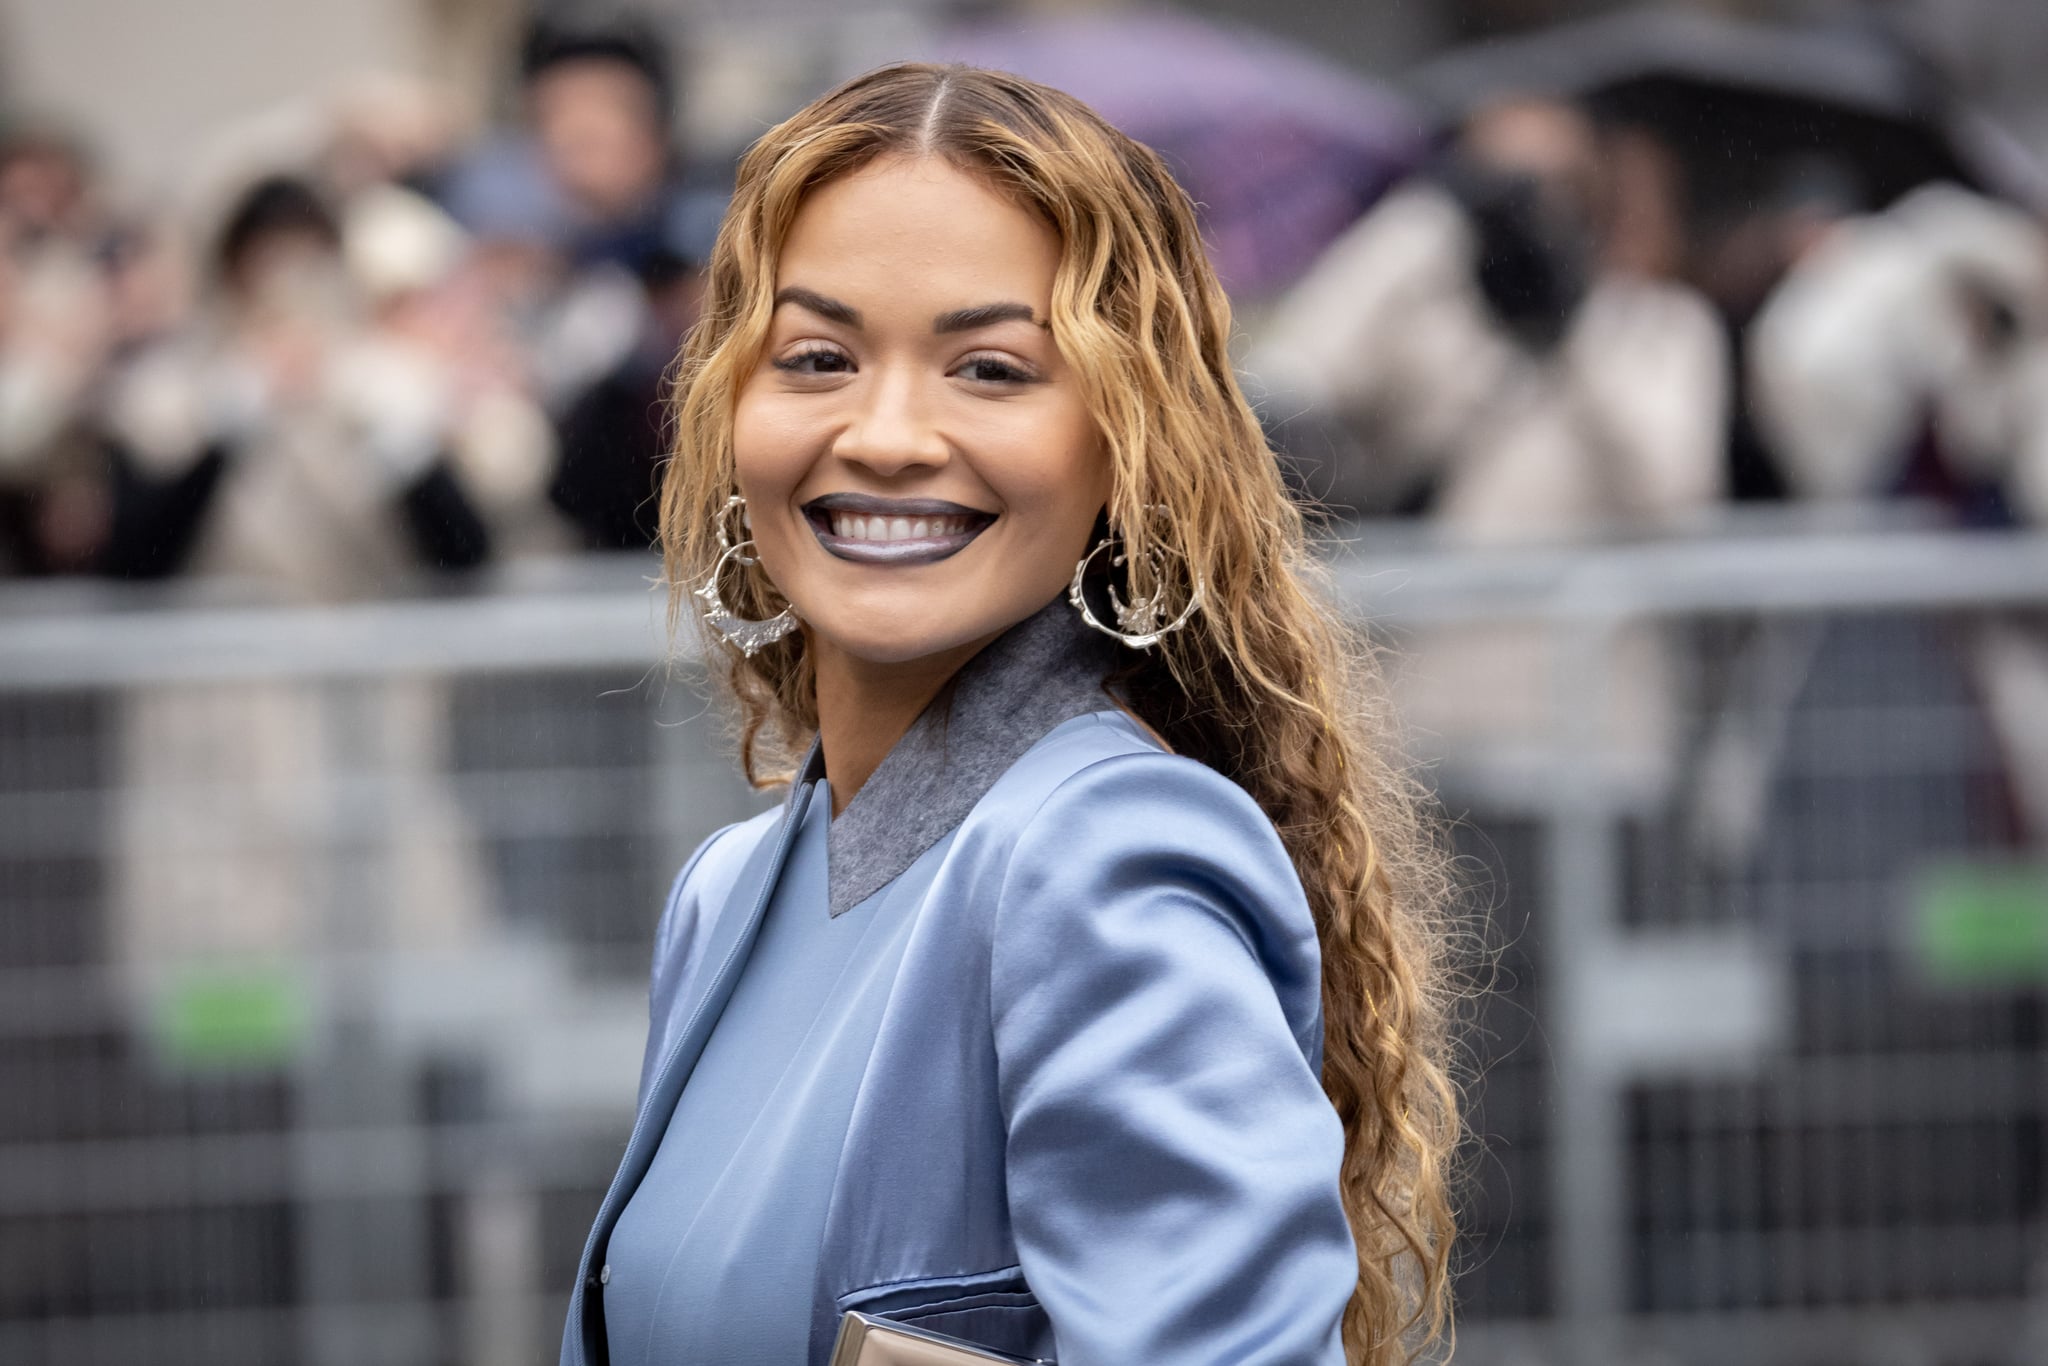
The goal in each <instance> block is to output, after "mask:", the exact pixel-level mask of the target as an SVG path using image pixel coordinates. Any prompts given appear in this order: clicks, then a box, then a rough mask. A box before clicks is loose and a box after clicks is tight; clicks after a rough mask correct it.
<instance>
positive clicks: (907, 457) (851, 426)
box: [832, 367, 952, 478]
mask: <svg viewBox="0 0 2048 1366" xmlns="http://www.w3.org/2000/svg"><path fill="white" fill-rule="evenodd" d="M869 373H870V376H871V378H870V380H869V382H868V383H867V384H865V385H862V386H861V392H860V394H859V397H858V400H857V402H856V404H855V407H854V411H853V413H852V416H851V420H850V421H849V422H848V423H847V425H846V427H845V428H844V429H843V430H842V431H841V432H840V433H839V437H838V439H837V440H836V441H834V442H833V443H832V453H833V454H834V455H836V456H838V457H839V458H840V459H842V460H849V461H852V462H853V463H854V464H857V465H861V466H864V467H865V468H867V469H868V470H870V471H872V472H873V473H874V474H876V475H878V476H881V477H883V478H887V477H889V476H891V475H897V474H901V473H903V472H904V471H906V470H910V469H914V468H918V467H920V466H924V467H930V466H938V465H943V464H945V463H946V462H947V461H948V460H949V459H951V458H952V447H951V446H950V445H948V444H947V442H946V439H945V437H944V436H942V435H941V434H940V433H939V430H938V428H937V427H935V426H934V425H933V424H932V421H931V413H930V407H929V404H928V403H927V402H926V399H925V395H924V394H923V392H922V389H921V386H920V385H919V382H918V377H917V375H915V374H914V373H912V372H911V371H910V369H909V367H901V368H898V367H890V368H886V369H883V370H881V371H880V372H875V371H870V372H869Z"/></svg>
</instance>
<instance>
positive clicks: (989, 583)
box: [733, 158, 1110, 666]
mask: <svg viewBox="0 0 2048 1366" xmlns="http://www.w3.org/2000/svg"><path fill="white" fill-rule="evenodd" d="M1059 252H1060V245H1059V240H1058V237H1057V236H1056V234H1055V233H1054V232H1053V231H1052V229H1051V228H1050V227H1048V226H1047V225H1046V224H1045V223H1043V222H1041V221H1040V220H1039V219H1038V218H1036V217H1034V216H1033V215H1032V214H1030V213H1028V212H1026V211H1025V210H1023V209H1021V208H1019V207H1018V206H1017V205H1015V204H1013V203H1011V202H1010V201H1009V200H1007V199H1004V198H1002V197H1001V196H1000V195H997V194H996V193H994V192H993V191H991V190H990V189H988V188H987V187H986V186H984V185H983V184H982V182H980V181H979V180H976V179H974V178H973V177H971V176H968V175H966V174H963V173H962V172H960V171H958V170H955V169H954V168H953V167H951V166H950V165H948V164H947V163H945V162H943V161H941V160H938V159H936V158H920V159H908V158H898V159H891V160H887V161H883V162H880V163H877V164H875V165H873V166H870V167H867V168H864V169H863V170H860V171H858V172H855V173H853V174H851V175H848V176H845V177H842V178H841V179H838V180H836V181H832V182H830V183H828V184H826V185H823V186H821V187H819V188H818V189H817V190H815V191H813V192H812V193H811V195H810V197H809V198H808V199H807V200H806V201H805V203H804V206H803V208H802V209H801V210H800V211H799V212H798V215H797V218H796V221H795V223H794V224H793V226H792V229H791V232H790V234H789V238H788V241H787V243H786V244H785V246H784V248H783V252H782V258H781V261H780V263H779V267H778V269H777V272H776V279H775V285H776V291H777V293H776V299H777V302H776V308H775V317H774V323H773V326H772V328H771V330H770V332H769V336H768V344H767V347H766V349H765V351H764V352H763V354H762V357H761V360H760V362H759V364H758V365H757V366H756V368H755V370H754V372H753V374H752V375H751V376H749V378H748V379H747V381H746V383H745V385H744V386H743V388H742V390H741V393H740V397H739V402H738V405H737V408H736V411H735V414H734V426H733V449H734V457H735V461H736V467H737V468H736V475H737V478H738V482H739V490H740V493H741V494H742V495H744V496H745V498H746V500H747V509H748V516H749V519H750V521H751V534H752V536H753V538H754V541H755V545H756V548H757V550H758V552H759V554H760V557H761V562H762V567H763V568H764V569H765V570H766V571H767V574H768V576H769V578H770V580H771V581H772V582H773V583H774V584H775V586H776V588H777V589H779V590H780V591H781V592H782V593H783V595H784V596H786V597H787V598H788V599H789V600H790V601H791V602H793V603H795V604H796V608H797V611H798V612H799V614H801V615H802V617H803V618H804V620H805V622H806V630H807V631H808V632H809V633H810V638H811V642H812V645H813V647H814V648H815V649H816V650H818V651H819V652H820V663H821V666H822V665H823V663H824V657H825V656H826V655H829V654H830V653H831V652H835V651H836V652H840V653H843V654H844V655H846V656H850V657H852V658H854V659H858V660H862V661H867V662H869V663H874V664H891V663H907V662H910V661H915V660H931V659H937V658H940V657H943V656H945V655H947V654H948V653H949V652H955V653H962V654H965V653H971V652H972V651H973V650H974V649H978V648H979V647H980V646H981V645H982V644H984V643H986V642H987V641H989V640H992V639H994V638H995V637H996V636H997V635H1000V634H1001V633H1002V632H1003V631H1004V630H1005V629H1007V628H1008V627H1010V626H1012V625H1015V624H1016V623H1017V622H1019V621H1022V620H1023V619H1024V618H1025V617H1027V616H1029V615H1031V614H1032V613H1033V612H1035V611H1036V610H1038V609H1039V608H1040V607H1043V606H1044V605H1045V604H1046V603H1048V602H1050V601H1051V600H1052V599H1053V598H1054V597H1055V596H1056V595H1057V594H1058V593H1059V592H1060V590H1061V589H1062V588H1063V587H1064V586H1065V584H1066V583H1067V581H1068V580H1069V579H1070V578H1071V577H1072V576H1073V572H1074V564H1075V562H1076V561H1077V560H1078V559H1080V557H1081V555H1082V554H1083V553H1084V552H1085V551H1086V550H1087V547H1088V541H1089V533H1090V531H1091V530H1092V529H1093V526H1094V523H1095V518H1096V515H1097V514H1098V513H1099V512H1100V511H1101V509H1102V507H1103V505H1104V503H1105V502H1107V500H1108V497H1109V491H1110V489H1109V485H1110V471H1109V462H1108V459H1107V457H1106V456H1105V454H1104V452H1103V449H1102V444H1101V442H1100V440H1099V438H1098V436H1097V433H1096V428H1095V424H1094V421H1093V419H1092V418H1091V417H1090V416H1089V413H1088V410H1087V405H1086V403H1085V402H1084V401H1083V398H1082V395H1081V392H1080V389H1079V387H1078V385H1077V383H1076V380H1075V377H1074V376H1073V374H1072V372H1071V371H1070V370H1069V369H1068V367H1067V365H1066V362H1065V361H1064V360H1063V358H1062V357H1061V356H1060V353H1059V350H1058V348H1057V347H1056V346H1054V344H1053V338H1052V332H1051V330H1050V329H1049V327H1048V326H1047V320H1048V319H1049V317H1050V316H1051V307H1052V289H1053V274H1054V271H1055V269H1056V268H1057V266H1058V264H1059Z"/></svg>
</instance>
